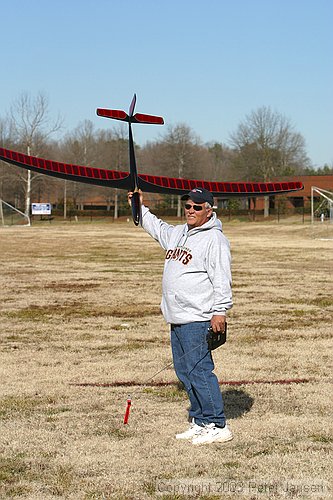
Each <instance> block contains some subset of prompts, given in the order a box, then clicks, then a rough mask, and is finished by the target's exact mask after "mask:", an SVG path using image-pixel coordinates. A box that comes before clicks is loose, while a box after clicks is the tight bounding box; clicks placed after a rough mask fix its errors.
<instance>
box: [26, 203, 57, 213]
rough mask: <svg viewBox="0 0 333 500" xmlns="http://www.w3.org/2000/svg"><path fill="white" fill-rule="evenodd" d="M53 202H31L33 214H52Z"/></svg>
mask: <svg viewBox="0 0 333 500" xmlns="http://www.w3.org/2000/svg"><path fill="white" fill-rule="evenodd" d="M51 209H52V206H51V203H31V214H32V215H51Z"/></svg>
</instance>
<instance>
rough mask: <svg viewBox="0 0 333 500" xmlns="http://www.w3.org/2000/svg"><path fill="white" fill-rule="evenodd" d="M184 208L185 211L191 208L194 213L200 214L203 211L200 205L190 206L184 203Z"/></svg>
mask: <svg viewBox="0 0 333 500" xmlns="http://www.w3.org/2000/svg"><path fill="white" fill-rule="evenodd" d="M184 207H185V208H186V210H191V208H193V210H195V211H196V212H200V211H201V210H202V209H203V206H202V205H190V204H189V203H185V205H184Z"/></svg>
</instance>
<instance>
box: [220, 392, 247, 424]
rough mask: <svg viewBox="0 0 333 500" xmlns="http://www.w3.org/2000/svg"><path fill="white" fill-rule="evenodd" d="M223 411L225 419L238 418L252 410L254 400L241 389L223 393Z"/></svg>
mask: <svg viewBox="0 0 333 500" xmlns="http://www.w3.org/2000/svg"><path fill="white" fill-rule="evenodd" d="M223 401H224V409H225V414H226V418H227V419H232V418H239V417H241V416H242V415H244V414H245V413H248V412H249V411H250V409H251V408H252V405H253V402H254V399H253V398H252V397H251V396H250V395H249V394H248V393H247V392H245V391H244V390H243V389H230V390H228V391H225V392H224V391H223Z"/></svg>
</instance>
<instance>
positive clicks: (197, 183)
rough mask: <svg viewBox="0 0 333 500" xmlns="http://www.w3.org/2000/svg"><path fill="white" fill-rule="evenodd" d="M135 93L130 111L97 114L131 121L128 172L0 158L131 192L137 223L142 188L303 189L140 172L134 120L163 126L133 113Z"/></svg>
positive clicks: (0, 151)
mask: <svg viewBox="0 0 333 500" xmlns="http://www.w3.org/2000/svg"><path fill="white" fill-rule="evenodd" d="M135 105H136V95H135V94H134V97H133V99H132V102H131V105H130V107H129V112H128V113H126V112H125V111H120V110H115V109H102V108H98V109H97V114H98V115H99V116H103V117H105V118H112V119H114V120H121V121H124V122H127V123H128V129H129V167H130V171H129V172H123V171H118V170H108V169H104V168H96V167H88V166H82V165H72V164H69V163H62V162H58V161H53V160H46V159H43V158H37V157H35V156H29V155H26V154H23V153H18V152H16V151H12V150H9V149H5V148H0V160H3V161H5V162H7V163H10V164H13V165H16V166H18V167H22V168H25V169H27V170H32V171H35V172H39V173H42V174H46V175H51V176H53V177H58V178H62V179H67V180H70V181H76V182H84V183H87V184H95V185H98V186H103V187H111V188H119V189H125V190H127V191H132V192H133V193H134V194H133V197H132V216H133V221H134V224H135V225H138V224H139V223H140V221H141V206H140V196H139V190H142V191H146V192H150V193H168V194H175V195H183V194H185V193H187V192H188V191H190V190H191V189H193V188H195V187H204V188H206V189H208V190H209V191H211V192H212V194H213V196H214V197H216V198H230V197H257V196H270V195H276V194H282V193H288V192H291V191H299V190H301V189H303V185H302V183H301V182H297V181H296V182H215V181H203V180H195V179H182V178H175V177H165V176H158V175H148V174H139V173H138V171H137V167H136V160H135V150H134V141H133V133H132V123H142V124H153V125H163V123H164V120H163V118H162V117H160V116H154V115H147V114H142V113H134V110H135Z"/></svg>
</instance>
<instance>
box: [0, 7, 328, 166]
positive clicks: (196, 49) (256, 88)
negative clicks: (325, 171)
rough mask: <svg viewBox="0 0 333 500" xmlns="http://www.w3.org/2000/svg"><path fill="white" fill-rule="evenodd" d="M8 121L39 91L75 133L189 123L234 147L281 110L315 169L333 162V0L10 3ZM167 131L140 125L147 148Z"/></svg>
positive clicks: (5, 17)
mask: <svg viewBox="0 0 333 500" xmlns="http://www.w3.org/2000/svg"><path fill="white" fill-rule="evenodd" d="M0 7H1V10H0V12H1V20H2V22H1V28H0V47H1V73H0V74H1V77H0V116H5V114H6V112H7V111H8V109H9V107H10V105H11V104H12V103H13V101H14V100H15V99H16V98H17V97H18V96H19V95H20V94H21V93H22V92H28V93H29V94H31V96H34V95H36V94H37V93H38V92H39V91H41V92H43V93H44V94H45V95H46V96H47V97H48V99H49V108H50V111H51V114H52V115H54V117H56V116H57V114H58V113H60V114H61V115H62V116H63V117H64V129H63V131H62V134H64V133H65V132H66V130H68V131H70V130H72V129H73V128H75V127H76V126H77V125H78V124H79V122H81V121H83V120H85V119H88V120H91V121H92V122H93V123H94V125H95V127H96V128H107V127H110V126H115V124H116V122H115V123H112V122H111V121H108V120H106V119H103V118H98V117H97V116H96V108H97V107H109V108H116V109H123V108H124V109H125V110H127V109H128V105H129V103H130V100H131V98H132V96H133V93H134V92H136V93H137V96H138V102H137V108H136V110H137V111H138V112H140V111H141V112H143V113H152V114H157V115H162V116H164V119H165V122H166V124H171V125H174V124H176V123H186V124H188V125H189V126H190V127H191V128H192V129H193V131H194V132H195V133H197V134H198V135H199V136H200V137H201V139H202V141H203V142H208V141H219V142H223V143H225V144H227V143H228V140H229V135H230V133H231V132H233V131H234V130H235V129H236V128H237V126H238V124H239V123H240V122H241V121H242V120H244V118H245V116H246V115H247V114H249V113H250V112H251V111H253V110H256V109H257V108H259V107H260V106H263V105H265V106H270V107H271V108H272V109H273V110H274V111H277V112H279V113H281V114H283V115H285V116H286V117H287V118H289V119H290V121H291V122H292V124H293V125H294V127H295V130H297V131H298V132H300V133H301V134H302V135H303V137H304V138H305V140H306V145H307V152H308V155H309V157H310V158H311V160H312V162H313V164H314V166H322V165H324V164H325V163H328V164H330V165H331V164H332V163H333V90H332V89H333V78H332V77H333V64H332V63H333V50H332V49H333V33H332V32H333V30H332V22H333V1H332V0H48V1H46V0H29V1H25V0H0ZM165 130H166V128H165V127H164V128H161V127H154V126H148V125H146V126H139V125H138V126H136V127H135V130H134V138H135V140H136V142H138V143H139V144H144V143H145V141H147V140H154V139H158V138H159V137H160V135H161V134H162V133H163V132H165Z"/></svg>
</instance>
